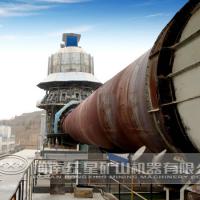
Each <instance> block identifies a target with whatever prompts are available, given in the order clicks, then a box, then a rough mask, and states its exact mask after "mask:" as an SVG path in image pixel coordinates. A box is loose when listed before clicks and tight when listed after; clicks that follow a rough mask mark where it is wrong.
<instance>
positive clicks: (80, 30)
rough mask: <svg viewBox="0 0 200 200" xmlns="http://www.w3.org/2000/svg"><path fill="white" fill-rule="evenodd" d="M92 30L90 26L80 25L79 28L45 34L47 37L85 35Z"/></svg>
mask: <svg viewBox="0 0 200 200" xmlns="http://www.w3.org/2000/svg"><path fill="white" fill-rule="evenodd" d="M92 29H93V26H91V25H81V26H75V27H70V28H67V29H63V30H60V31H56V32H50V33H48V34H47V36H49V37H57V36H60V35H62V33H85V32H88V31H90V30H92Z"/></svg>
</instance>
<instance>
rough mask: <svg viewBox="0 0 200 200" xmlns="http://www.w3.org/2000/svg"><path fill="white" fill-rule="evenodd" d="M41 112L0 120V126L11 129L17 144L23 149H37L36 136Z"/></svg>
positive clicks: (38, 132) (38, 131)
mask: <svg viewBox="0 0 200 200" xmlns="http://www.w3.org/2000/svg"><path fill="white" fill-rule="evenodd" d="M42 113H43V112H42V111H36V112H32V113H24V114H22V115H20V116H16V117H15V118H13V119H10V120H1V121H0V125H8V126H11V127H12V134H14V135H15V140H16V143H17V144H20V145H21V146H22V147H24V148H31V149H36V148H37V143H38V142H37V141H38V135H39V134H40V126H41V114H42Z"/></svg>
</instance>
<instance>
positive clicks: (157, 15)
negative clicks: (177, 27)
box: [145, 13, 169, 18]
mask: <svg viewBox="0 0 200 200" xmlns="http://www.w3.org/2000/svg"><path fill="white" fill-rule="evenodd" d="M163 16H164V17H165V16H169V14H166V13H154V14H150V15H146V16H145V17H146V18H153V17H163Z"/></svg>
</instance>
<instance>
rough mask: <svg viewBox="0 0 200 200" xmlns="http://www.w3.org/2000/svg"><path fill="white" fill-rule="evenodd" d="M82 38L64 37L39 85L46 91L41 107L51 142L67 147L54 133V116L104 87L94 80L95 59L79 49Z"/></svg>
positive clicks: (60, 137)
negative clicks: (44, 113) (64, 107)
mask: <svg viewBox="0 0 200 200" xmlns="http://www.w3.org/2000/svg"><path fill="white" fill-rule="evenodd" d="M80 37H81V35H79V34H74V33H64V34H63V37H62V40H63V43H62V44H61V47H60V49H59V50H58V52H56V53H55V54H53V55H51V56H50V57H49V63H48V76H47V78H46V79H45V80H43V81H42V82H40V83H39V84H38V87H39V88H41V89H44V90H45V91H46V95H45V96H44V98H43V99H42V100H41V101H40V102H39V103H38V105H37V106H38V107H39V108H42V109H44V110H46V130H47V137H48V138H50V139H49V141H50V142H51V143H52V144H54V143H55V140H56V139H55V138H57V141H58V142H59V144H61V145H62V144H64V143H65V144H66V142H67V141H66V135H63V134H62V133H61V132H59V133H57V134H56V135H55V134H53V131H54V123H53V122H54V119H55V114H56V113H57V112H58V111H59V110H60V109H61V108H62V107H63V106H65V105H66V104H68V105H69V104H70V106H69V107H70V108H72V107H75V106H77V104H79V103H80V102H81V101H82V100H84V99H85V98H87V97H88V96H89V95H90V94H91V93H92V92H93V91H94V90H95V89H97V88H98V87H99V86H100V85H101V83H100V82H99V81H98V80H97V79H96V78H95V76H94V64H93V57H92V56H91V55H90V54H88V53H86V52H85V51H84V50H83V49H82V48H81V47H79V46H78V43H79V41H80Z"/></svg>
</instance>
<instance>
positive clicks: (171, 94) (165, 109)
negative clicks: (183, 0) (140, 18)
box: [60, 0, 199, 152]
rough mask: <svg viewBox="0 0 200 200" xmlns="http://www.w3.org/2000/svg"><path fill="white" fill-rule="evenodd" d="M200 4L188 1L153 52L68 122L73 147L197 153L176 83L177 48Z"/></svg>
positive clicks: (65, 130) (66, 128)
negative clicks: (174, 66) (176, 45)
mask: <svg viewBox="0 0 200 200" xmlns="http://www.w3.org/2000/svg"><path fill="white" fill-rule="evenodd" d="M198 8H199V1H197V0H191V1H189V2H188V3H187V4H186V5H185V6H184V7H183V8H182V9H181V10H180V11H179V12H178V13H177V14H176V15H175V16H174V18H173V19H172V20H171V21H170V22H169V24H168V25H167V26H166V27H165V28H164V30H163V31H162V32H161V34H160V35H159V37H158V39H157V41H156V42H155V44H154V46H153V48H152V49H151V50H149V51H148V52H146V53H145V54H144V55H142V56H141V57H140V58H138V59H137V60H136V61H135V62H133V63H132V64H130V65H129V66H128V67H126V68H125V69H124V70H122V71H121V72H120V73H118V74H117V75H116V76H115V77H113V78H112V79H111V80H109V81H108V82H106V83H105V84H104V85H103V86H101V87H100V88H99V89H97V90H96V91H95V92H94V93H93V94H92V95H90V96H89V97H88V98H87V99H86V100H84V101H83V102H82V103H81V104H80V105H79V106H77V107H76V108H75V109H74V110H73V111H72V112H70V113H69V114H68V115H67V116H64V117H62V119H61V121H60V123H61V129H62V132H63V133H66V134H69V135H70V136H71V137H72V138H73V139H74V140H75V141H77V142H80V143H84V144H92V145H96V146H98V147H100V148H103V149H106V150H111V151H120V152H134V151H136V150H137V149H138V148H139V147H141V146H143V145H146V146H147V148H148V149H149V150H150V151H151V152H161V151H162V150H163V149H167V150H168V151H169V152H196V151H197V148H196V146H195V145H194V143H193V142H192V141H191V135H190V133H188V130H187V128H185V126H184V125H185V124H184V122H183V121H182V119H181V116H180V114H179V110H178V105H176V104H171V103H170V102H174V100H176V94H175V88H174V85H173V81H172V79H170V78H169V76H168V75H170V74H171V73H172V72H173V60H174V57H175V51H174V48H173V47H174V45H175V44H177V43H179V40H180V38H181V35H182V32H183V30H184V28H185V27H186V24H187V22H188V21H189V20H190V18H191V16H192V14H191V13H193V12H194V11H195V10H197V9H198Z"/></svg>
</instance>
